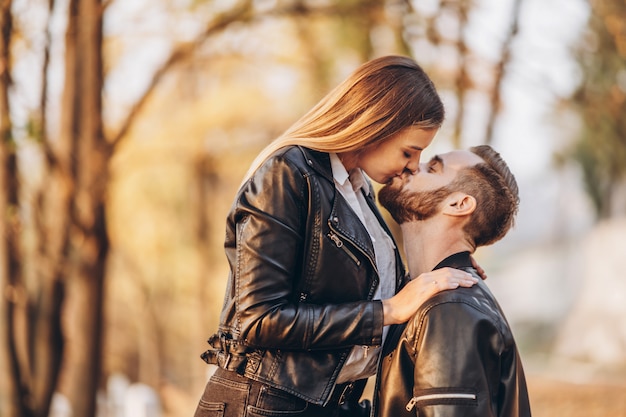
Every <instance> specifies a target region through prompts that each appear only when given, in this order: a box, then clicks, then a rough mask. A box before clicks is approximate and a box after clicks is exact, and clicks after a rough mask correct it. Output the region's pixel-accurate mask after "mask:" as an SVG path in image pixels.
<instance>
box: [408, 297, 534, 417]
mask: <svg viewBox="0 0 626 417" xmlns="http://www.w3.org/2000/svg"><path fill="white" fill-rule="evenodd" d="M461 291H462V290H461ZM481 308H483V309H490V308H492V307H491V306H490V305H488V304H484V303H483V304H482V305H480V306H479V308H477V306H476V305H470V304H468V303H463V302H442V303H440V304H435V303H434V305H433V306H432V308H430V309H428V310H427V311H426V312H425V314H423V315H421V316H420V317H416V318H415V320H414V321H412V322H411V323H409V325H408V326H407V328H406V333H405V335H406V336H407V337H403V338H402V340H401V343H403V344H409V345H406V346H405V348H406V349H407V350H408V351H411V352H414V354H415V356H414V357H415V367H414V375H413V377H414V384H413V387H414V388H413V393H412V395H413V398H412V399H411V401H410V402H409V404H408V405H407V410H412V415H416V416H417V415H419V416H420V417H437V416H446V417H454V416H458V417H472V416H475V417H492V416H493V417H515V416H519V415H528V416H529V415H530V411H529V410H526V409H525V407H526V405H525V404H527V401H526V400H524V401H522V402H521V404H520V403H518V400H519V398H518V397H519V394H520V393H523V394H522V395H526V394H525V393H526V386H525V380H524V375H523V370H522V366H521V364H520V363H519V361H520V359H519V354H518V352H517V349H516V347H515V343H514V341H513V338H512V335H511V333H510V332H509V331H508V330H507V329H508V326H506V323H505V322H503V321H498V320H494V319H493V317H494V316H497V315H494V314H486V311H481V310H480V309H481ZM416 387H419V389H418V388H416Z"/></svg>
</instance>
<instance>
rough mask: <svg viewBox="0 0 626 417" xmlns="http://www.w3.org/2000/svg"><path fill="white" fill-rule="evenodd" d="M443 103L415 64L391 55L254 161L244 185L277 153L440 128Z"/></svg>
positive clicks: (360, 144) (358, 145)
mask: <svg viewBox="0 0 626 417" xmlns="http://www.w3.org/2000/svg"><path fill="white" fill-rule="evenodd" d="M444 115H445V113H444V107H443V103H442V102H441V99H440V97H439V95H438V94H437V91H436V89H435V86H434V85H433V83H432V81H431V79H430V78H429V77H428V75H427V74H426V73H425V72H424V70H423V69H422V68H421V67H420V66H419V65H418V64H417V63H416V62H415V61H414V60H413V59H412V58H409V57H405V56H396V55H389V56H384V57H381V58H377V59H373V60H371V61H368V62H366V63H364V64H363V65H361V66H360V67H359V68H357V69H356V70H355V71H354V72H353V73H352V74H351V75H350V76H349V77H348V78H347V79H346V80H345V81H343V82H342V83H341V84H339V85H338V86H337V87H335V88H334V89H333V90H332V91H331V92H330V93H328V94H327V95H326V96H325V97H324V98H322V99H321V100H320V102H319V103H317V105H315V107H313V108H312V109H311V110H310V111H309V112H308V113H306V114H305V115H304V116H302V117H301V118H300V120H298V121H297V122H295V123H294V124H293V125H292V126H291V127H290V128H289V129H287V130H286V131H285V132H284V133H283V134H282V135H281V136H279V137H278V138H276V139H275V140H274V141H273V142H271V143H270V144H269V145H267V146H266V147H265V148H264V149H263V150H262V151H261V152H260V153H259V155H258V156H257V157H256V159H255V160H254V161H253V162H252V164H251V166H250V169H249V170H248V172H247V174H246V176H245V178H244V181H245V180H247V179H248V178H249V177H250V176H251V175H252V174H253V173H254V171H256V169H258V167H259V166H260V165H261V164H262V163H263V162H264V161H265V160H266V159H267V158H268V157H269V156H270V155H271V154H273V153H274V152H275V151H277V150H278V149H280V148H283V147H285V146H289V145H302V146H305V147H307V148H311V149H314V150H317V151H321V152H329V153H331V152H332V153H337V152H347V151H354V150H359V149H360V150H362V149H363V148H365V147H368V146H370V145H374V144H378V143H380V142H381V141H384V140H385V139H387V138H389V137H390V136H392V135H393V134H395V133H397V132H399V131H400V130H402V129H404V128H407V127H409V126H419V127H422V128H424V129H438V128H439V127H440V126H441V124H442V123H443V119H444Z"/></svg>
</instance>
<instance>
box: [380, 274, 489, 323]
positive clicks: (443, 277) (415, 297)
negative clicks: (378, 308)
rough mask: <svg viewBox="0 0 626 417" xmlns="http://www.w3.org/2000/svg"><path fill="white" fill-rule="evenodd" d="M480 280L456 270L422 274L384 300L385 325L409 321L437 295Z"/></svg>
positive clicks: (469, 285)
mask: <svg viewBox="0 0 626 417" xmlns="http://www.w3.org/2000/svg"><path fill="white" fill-rule="evenodd" d="M477 282H478V279H476V278H475V277H473V276H472V275H471V274H469V273H467V272H465V271H461V270H460V269H455V268H441V269H437V270H435V271H432V272H425V273H423V274H420V275H419V276H418V277H417V278H414V279H412V280H411V281H409V282H408V283H407V284H406V285H405V286H404V287H403V288H402V289H401V290H400V291H399V292H398V293H397V294H396V295H394V296H393V297H391V298H388V299H386V300H383V315H384V320H383V324H384V325H385V326H386V325H389V324H399V323H404V322H406V321H408V320H409V319H410V318H411V317H413V315H414V314H415V312H416V311H417V309H418V308H419V307H420V306H421V305H422V304H423V303H424V301H426V300H428V299H429V298H430V297H432V296H433V295H435V294H436V293H438V292H440V291H443V290H452V289H455V288H458V287H459V286H461V287H471V286H472V285H474V284H476V283H477Z"/></svg>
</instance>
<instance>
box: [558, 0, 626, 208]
mask: <svg viewBox="0 0 626 417" xmlns="http://www.w3.org/2000/svg"><path fill="white" fill-rule="evenodd" d="M591 6H592V10H591V16H590V19H589V23H588V28H587V30H588V33H587V36H586V37H585V38H583V41H582V42H581V45H580V46H579V48H578V53H579V56H578V60H579V63H580V67H581V70H582V74H581V76H582V81H581V85H580V88H579V89H578V91H577V92H576V93H575V95H574V97H573V101H574V105H575V106H576V108H577V110H578V113H579V114H580V117H581V118H582V122H583V126H582V129H581V132H580V135H579V137H578V139H577V141H576V143H574V144H573V146H572V149H571V150H569V152H566V153H565V154H564V155H561V156H562V157H563V156H564V157H566V158H570V157H573V158H574V159H575V160H576V161H577V162H578V163H579V164H580V166H581V168H582V171H583V176H584V180H585V187H586V190H587V193H588V195H589V196H590V197H591V200H592V202H593V204H594V206H595V209H596V214H597V216H598V218H599V219H608V218H612V217H619V216H624V215H626V118H625V117H624V114H626V81H625V80H626V77H625V76H624V74H625V73H624V62H626V24H625V23H624V16H625V15H626V3H625V2H624V1H609V0H598V1H594V2H592V3H591Z"/></svg>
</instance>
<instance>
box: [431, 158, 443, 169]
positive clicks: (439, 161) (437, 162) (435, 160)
mask: <svg viewBox="0 0 626 417" xmlns="http://www.w3.org/2000/svg"><path fill="white" fill-rule="evenodd" d="M428 165H429V166H433V165H440V166H441V168H442V169H443V159H441V157H440V156H439V155H435V156H433V157H432V158H430V161H428Z"/></svg>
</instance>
